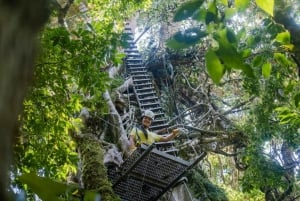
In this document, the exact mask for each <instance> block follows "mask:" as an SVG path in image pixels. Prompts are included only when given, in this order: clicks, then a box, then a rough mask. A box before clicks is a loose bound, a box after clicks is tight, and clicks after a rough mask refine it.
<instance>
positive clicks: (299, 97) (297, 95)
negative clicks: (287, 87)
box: [294, 93, 300, 107]
mask: <svg viewBox="0 0 300 201" xmlns="http://www.w3.org/2000/svg"><path fill="white" fill-rule="evenodd" d="M294 99H295V106H296V107H299V102H300V93H298V94H296V96H295V98H294Z"/></svg>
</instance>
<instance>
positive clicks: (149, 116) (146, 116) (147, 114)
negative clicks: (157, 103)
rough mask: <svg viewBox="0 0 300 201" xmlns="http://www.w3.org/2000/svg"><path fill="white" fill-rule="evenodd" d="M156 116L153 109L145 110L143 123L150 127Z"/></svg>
mask: <svg viewBox="0 0 300 201" xmlns="http://www.w3.org/2000/svg"><path fill="white" fill-rule="evenodd" d="M154 116H155V114H154V113H153V112H152V111H151V110H145V111H144V112H143V113H142V124H143V125H144V126H145V127H147V128H148V127H149V126H150V125H151V123H152V121H153V120H154Z"/></svg>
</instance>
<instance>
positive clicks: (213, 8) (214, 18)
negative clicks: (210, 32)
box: [205, 1, 218, 24]
mask: <svg viewBox="0 0 300 201" xmlns="http://www.w3.org/2000/svg"><path fill="white" fill-rule="evenodd" d="M210 22H218V9H217V5H216V3H215V2H214V1H213V2H210V4H209V6H208V9H207V13H206V17H205V23H206V24H209V23H210Z"/></svg>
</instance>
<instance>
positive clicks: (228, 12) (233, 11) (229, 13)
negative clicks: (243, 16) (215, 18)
mask: <svg viewBox="0 0 300 201" xmlns="http://www.w3.org/2000/svg"><path fill="white" fill-rule="evenodd" d="M236 11H237V10H236V9H235V8H227V9H226V10H225V19H227V20H228V19H230V18H232V17H233V16H234V15H235V14H236Z"/></svg>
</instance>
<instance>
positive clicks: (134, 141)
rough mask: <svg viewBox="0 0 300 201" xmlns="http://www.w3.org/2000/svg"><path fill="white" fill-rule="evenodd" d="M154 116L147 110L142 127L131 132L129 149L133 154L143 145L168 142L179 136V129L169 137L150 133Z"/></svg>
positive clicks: (173, 131)
mask: <svg viewBox="0 0 300 201" xmlns="http://www.w3.org/2000/svg"><path fill="white" fill-rule="evenodd" d="M154 116H155V115H154V113H153V112H152V111H151V110H145V111H144V112H143V114H142V125H141V126H140V127H135V128H133V129H132V130H131V132H130V134H129V141H130V145H129V148H130V152H131V153H132V152H133V151H134V150H135V149H136V148H137V147H138V146H140V145H141V144H147V145H150V144H152V143H154V142H167V141H169V140H172V139H174V138H175V137H176V136H177V135H178V134H179V130H178V129H174V130H172V132H171V134H169V135H167V136H162V135H158V134H156V133H154V132H151V131H149V127H150V125H151V123H152V121H153V120H154ZM165 131H167V129H165Z"/></svg>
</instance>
